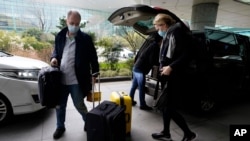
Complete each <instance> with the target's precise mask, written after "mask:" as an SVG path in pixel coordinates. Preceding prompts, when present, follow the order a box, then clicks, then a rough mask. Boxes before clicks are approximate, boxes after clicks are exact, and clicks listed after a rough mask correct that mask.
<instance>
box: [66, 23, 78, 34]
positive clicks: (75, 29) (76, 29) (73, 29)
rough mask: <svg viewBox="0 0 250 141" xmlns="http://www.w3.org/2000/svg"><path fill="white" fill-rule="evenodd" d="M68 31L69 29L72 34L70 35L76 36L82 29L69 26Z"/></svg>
mask: <svg viewBox="0 0 250 141" xmlns="http://www.w3.org/2000/svg"><path fill="white" fill-rule="evenodd" d="M68 29H69V32H70V33H73V34H75V33H77V31H78V30H79V29H80V27H79V26H74V25H69V26H68Z"/></svg>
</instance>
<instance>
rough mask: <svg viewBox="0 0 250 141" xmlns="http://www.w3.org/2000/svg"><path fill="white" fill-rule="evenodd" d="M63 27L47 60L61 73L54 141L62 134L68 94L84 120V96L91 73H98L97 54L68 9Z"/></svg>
mask: <svg viewBox="0 0 250 141" xmlns="http://www.w3.org/2000/svg"><path fill="white" fill-rule="evenodd" d="M66 22H67V27H65V28H64V29H62V30H61V31H60V32H59V33H58V34H57V36H56V38H55V47H54V50H53V53H52V57H51V66H56V67H60V70H61V71H62V74H63V76H62V85H63V86H62V95H61V99H60V105H58V106H57V107H56V118H57V128H56V131H55V132H54V135H53V137H54V139H58V138H60V137H61V136H62V135H63V133H64V132H65V124H64V122H65V115H66V106H67V101H68V96H69V94H70V95H71V98H72V100H73V103H74V106H75V108H76V109H77V111H78V112H79V113H80V114H81V116H82V119H83V121H85V119H86V113H87V112H88V110H87V107H86V106H85V104H84V97H85V96H86V95H87V94H88V93H89V92H90V91H91V73H92V74H93V73H96V72H99V64H98V57H97V53H96V50H95V47H94V44H93V41H92V39H91V37H90V36H89V35H87V34H86V33H84V32H82V31H81V30H80V27H79V25H80V22H81V15H80V13H79V12H78V11H74V10H70V11H69V12H68V14H67V20H66Z"/></svg>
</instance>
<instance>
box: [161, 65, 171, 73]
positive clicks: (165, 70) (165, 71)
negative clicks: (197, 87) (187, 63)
mask: <svg viewBox="0 0 250 141" xmlns="http://www.w3.org/2000/svg"><path fill="white" fill-rule="evenodd" d="M160 71H161V75H170V73H171V72H172V68H171V67H170V66H164V67H162V68H161V70H160Z"/></svg>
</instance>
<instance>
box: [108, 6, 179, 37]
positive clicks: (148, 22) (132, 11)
mask: <svg viewBox="0 0 250 141" xmlns="http://www.w3.org/2000/svg"><path fill="white" fill-rule="evenodd" d="M158 13H165V14H168V15H170V16H171V17H173V18H174V19H175V20H176V21H181V20H180V19H179V18H178V17H177V16H176V15H175V14H173V13H172V12H170V11H168V10H166V9H162V8H158V7H150V6H148V5H142V4H137V5H132V6H128V7H122V8H120V9H117V10H116V11H114V12H113V13H112V14H111V15H110V16H109V18H108V21H110V22H111V23H112V24H114V25H119V26H128V27H133V28H134V29H135V30H137V31H139V32H140V33H142V34H144V35H149V34H150V33H152V32H154V31H155V28H154V25H153V19H154V17H155V16H156V15H157V14H158Z"/></svg>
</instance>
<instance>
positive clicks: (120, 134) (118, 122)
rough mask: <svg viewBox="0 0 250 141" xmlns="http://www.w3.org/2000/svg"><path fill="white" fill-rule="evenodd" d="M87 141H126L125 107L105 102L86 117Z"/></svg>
mask: <svg viewBox="0 0 250 141" xmlns="http://www.w3.org/2000/svg"><path fill="white" fill-rule="evenodd" d="M85 124H86V130H87V141H125V140H126V121H125V107H124V106H120V105H117V104H116V103H114V102H111V101H103V102H102V103H100V104H99V105H98V106H96V107H95V108H93V109H92V110H90V111H89V112H88V113H87V115H86V123H85Z"/></svg>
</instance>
